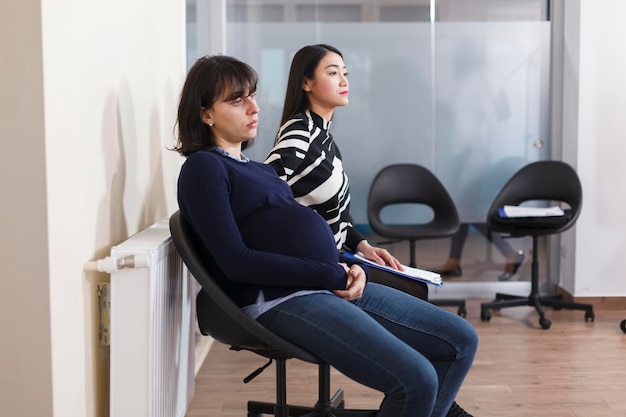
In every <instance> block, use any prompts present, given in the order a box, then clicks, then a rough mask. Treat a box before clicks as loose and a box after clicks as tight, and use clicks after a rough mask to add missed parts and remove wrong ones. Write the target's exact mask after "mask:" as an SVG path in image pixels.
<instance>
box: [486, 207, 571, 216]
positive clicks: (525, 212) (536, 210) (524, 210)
mask: <svg viewBox="0 0 626 417" xmlns="http://www.w3.org/2000/svg"><path fill="white" fill-rule="evenodd" d="M498 213H499V214H500V217H554V216H563V215H565V213H564V212H563V209H562V208H561V207H559V206H552V207H521V206H504V207H502V208H501V209H500V210H499V212H498Z"/></svg>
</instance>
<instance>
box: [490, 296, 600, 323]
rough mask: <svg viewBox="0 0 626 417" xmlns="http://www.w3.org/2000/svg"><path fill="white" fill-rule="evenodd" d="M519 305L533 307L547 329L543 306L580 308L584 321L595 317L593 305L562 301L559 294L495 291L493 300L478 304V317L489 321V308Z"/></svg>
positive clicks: (540, 321) (495, 308) (558, 308)
mask: <svg viewBox="0 0 626 417" xmlns="http://www.w3.org/2000/svg"><path fill="white" fill-rule="evenodd" d="M519 306H531V307H535V310H536V311H537V313H538V314H539V325H540V326H541V328H542V329H549V328H550V326H551V325H552V322H551V321H550V320H548V319H547V318H546V317H545V313H544V311H543V308H542V307H544V306H545V307H552V308H553V309H554V310H560V309H562V308H566V309H569V310H582V311H584V312H585V321H593V320H594V319H595V315H594V313H593V305H591V304H585V303H575V302H571V301H564V300H561V295H560V294H555V295H544V296H541V295H539V294H536V293H531V294H530V295H528V296H527V297H521V296H518V295H511V294H502V293H497V294H496V297H495V300H494V301H492V302H489V303H482V304H481V305H480V319H481V320H482V321H489V320H490V319H491V313H490V312H489V310H499V309H502V308H509V307H519Z"/></svg>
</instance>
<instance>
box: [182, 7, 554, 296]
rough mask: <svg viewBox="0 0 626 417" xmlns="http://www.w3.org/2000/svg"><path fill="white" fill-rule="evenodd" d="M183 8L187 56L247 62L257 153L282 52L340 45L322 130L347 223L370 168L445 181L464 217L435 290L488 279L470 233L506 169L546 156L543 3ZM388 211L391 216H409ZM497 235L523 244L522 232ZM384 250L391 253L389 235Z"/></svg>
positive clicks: (363, 216) (493, 264) (421, 256)
mask: <svg viewBox="0 0 626 417" xmlns="http://www.w3.org/2000/svg"><path fill="white" fill-rule="evenodd" d="M216 13H221V14H222V15H223V16H224V19H223V20H222V21H221V24H222V28H221V32H220V31H219V30H218V31H216V30H214V29H215V27H213V30H210V31H209V30H206V29H204V31H202V30H200V29H199V28H203V27H204V26H203V25H205V24H207V23H204V22H207V21H208V20H207V19H209V18H211V19H212V20H211V21H212V22H215V14H216ZM188 15H189V16H190V18H189V22H188V23H189V25H188V27H189V28H191V31H190V35H189V36H188V48H189V55H190V59H189V60H188V61H189V62H193V61H194V60H195V57H197V56H199V55H204V54H207V53H218V52H219V53H226V54H228V55H233V56H236V57H238V58H240V59H242V60H243V61H245V62H247V63H249V64H251V65H252V66H253V67H254V68H255V69H256V70H257V71H258V72H259V76H260V83H259V88H258V95H257V98H258V101H259V105H260V107H261V114H262V119H261V125H260V129H259V135H258V137H257V141H256V144H255V146H253V147H252V148H250V149H249V150H248V151H247V155H248V156H249V157H251V158H252V159H254V160H258V161H262V160H264V159H265V156H266V154H267V152H268V151H269V149H270V148H271V146H272V143H273V140H274V136H275V134H276V131H277V129H278V127H279V126H278V124H279V119H280V114H281V111H282V104H283V99H284V94H285V86H286V82H287V74H288V71H289V65H290V62H291V58H292V56H293V54H294V53H295V52H296V51H297V50H298V49H300V48H301V47H302V46H304V45H308V44H314V43H328V44H331V45H333V46H335V47H337V48H338V49H339V50H341V51H342V52H343V54H344V60H345V62H346V64H347V67H348V72H349V79H350V104H349V105H348V106H347V107H345V108H339V109H337V111H336V112H335V115H334V120H333V127H332V132H333V135H334V137H335V140H336V142H337V144H338V145H339V147H340V149H341V151H342V154H343V157H344V165H345V168H346V170H347V172H348V175H349V177H350V182H351V194H352V208H351V212H352V216H353V218H354V221H355V223H356V224H357V226H358V227H359V228H360V229H361V230H362V231H363V233H366V234H367V233H369V227H368V224H367V213H366V200H367V193H368V189H369V186H370V184H371V182H372V180H373V178H374V176H375V175H376V173H377V172H378V171H379V170H380V169H381V168H383V167H384V166H386V165H389V164H394V163H405V162H408V163H417V164H420V165H424V166H425V167H427V168H429V169H431V170H432V171H433V172H435V174H436V175H437V176H438V177H439V178H440V179H441V181H442V182H443V183H444V184H445V185H446V187H447V188H448V190H449V191H450V193H451V194H452V196H453V198H454V200H455V202H456V204H457V206H458V208H459V211H460V213H461V218H462V221H463V222H464V223H466V224H467V225H468V237H467V240H466V242H465V245H464V246H463V251H462V259H461V262H462V266H463V274H462V275H460V276H455V277H450V278H449V279H448V280H447V282H448V283H449V284H450V285H446V288H450V287H452V288H454V287H455V285H456V284H465V283H477V282H479V283H489V284H494V283H499V281H498V278H499V277H500V275H501V273H502V272H503V269H504V264H505V258H504V256H503V255H502V253H500V251H499V250H498V249H497V247H495V246H492V245H491V244H490V243H488V241H487V240H486V239H484V238H483V237H482V235H481V234H480V233H479V232H478V231H479V230H480V227H481V224H482V225H484V223H485V218H486V211H487V208H488V207H489V205H490V203H491V201H492V200H493V198H494V197H495V195H496V193H497V192H498V191H499V189H500V188H501V187H502V185H503V184H504V183H505V182H506V180H508V178H509V177H510V176H511V175H512V174H513V173H514V172H515V171H516V170H517V169H519V168H520V167H522V166H523V165H525V164H526V163H528V162H532V161H535V160H538V159H545V158H547V157H548V156H549V155H550V153H549V152H550V151H549V149H550V138H549V119H550V114H549V97H548V92H549V82H550V77H549V73H550V64H549V63H550V21H549V14H548V1H547V0H514V1H507V2H500V1H492V0H464V1H462V2H459V1H452V0H414V1H406V0H405V1H394V0H374V1H372V0H368V1H363V2H360V3H359V2H355V1H346V2H342V1H332V2H330V1H321V0H317V1H315V0H310V1H305V0H291V1H288V0H283V1H280V0H271V1H269V0H268V1H264V0H223V1H221V2H215V1H209V0H188ZM211 16H212V17H211ZM213 25H215V23H213ZM197 33H203V35H202V36H203V40H202V41H203V42H204V43H207V42H206V41H207V39H208V38H210V37H211V36H213V38H215V37H220V38H221V39H220V42H215V39H212V40H213V41H214V42H213V43H210V42H209V44H211V45H216V44H217V45H223V49H219V48H218V49H216V48H215V46H213V49H214V50H213V51H211V50H201V49H202V48H201V47H200V46H199V45H200V44H201V43H202V42H201V39H197V38H196V37H194V34H197ZM216 33H217V35H216ZM391 215H392V216H393V218H394V220H395V221H398V222H403V221H408V219H409V218H410V217H411V216H413V215H415V213H411V212H408V211H398V212H395V213H392V214H391ZM420 215H422V214H420ZM424 215H427V214H424ZM373 239H374V241H373V243H376V240H375V239H376V238H375V237H373ZM507 242H508V243H509V244H510V246H511V247H514V248H516V249H521V250H525V251H527V250H528V249H529V248H530V242H526V241H524V240H523V239H522V240H518V241H507ZM450 244H451V239H441V240H438V241H430V242H424V243H423V244H422V246H421V247H420V248H419V253H418V266H419V267H422V268H425V269H432V268H436V267H438V266H440V265H442V264H443V263H444V262H445V261H446V259H447V258H448V255H449V248H450ZM390 250H391V251H392V252H393V253H394V254H396V255H397V256H398V257H400V258H402V257H404V256H405V253H404V251H406V249H405V248H404V247H402V246H399V245H394V247H391V248H390ZM406 256H407V257H408V254H406ZM401 260H403V259H401ZM543 265H545V263H543ZM524 271H526V272H524ZM529 272H530V263H529V262H527V263H526V264H524V265H522V267H521V268H520V271H519V273H518V274H517V276H516V277H512V279H510V280H509V282H506V283H504V284H506V285H509V286H508V287H507V289H509V290H510V289H511V286H515V285H518V286H519V285H520V284H521V285H522V286H521V287H520V288H526V287H527V284H528V283H527V282H525V281H526V280H527V278H528V276H529ZM457 287H458V288H462V291H464V292H465V294H468V291H469V292H470V293H471V292H472V291H474V290H473V289H472V288H474V287H467V286H463V285H460V286H459V285H457ZM448 291H451V290H448ZM476 291H480V292H481V293H482V294H484V290H482V289H478V290H476Z"/></svg>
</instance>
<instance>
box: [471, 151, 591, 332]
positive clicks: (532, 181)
mask: <svg viewBox="0 0 626 417" xmlns="http://www.w3.org/2000/svg"><path fill="white" fill-rule="evenodd" d="M524 202H548V204H550V205H554V204H560V205H561V206H562V208H564V212H565V215H564V216H552V217H522V218H515V217H510V218H506V217H504V218H503V217H501V215H500V214H499V209H500V208H502V207H504V206H505V205H510V206H519V205H521V204H522V203H524ZM581 207H582V187H581V185H580V180H579V178H578V175H577V174H576V171H574V169H573V168H572V167H571V166H569V165H568V164H566V163H564V162H561V161H538V162H533V163H530V164H528V165H526V166H524V167H522V168H521V169H520V170H519V171H517V172H516V173H515V174H514V175H513V177H511V179H510V180H509V181H508V182H507V183H506V184H505V185H504V187H503V188H502V190H501V191H500V193H499V194H498V195H497V196H496V198H495V200H494V201H493V203H492V204H491V208H490V209H489V211H488V214H487V225H488V226H489V228H491V230H494V231H497V232H501V233H503V234H505V235H508V236H510V237H522V236H531V237H532V271H531V276H530V282H531V290H530V294H528V296H525V297H524V296H516V295H509V294H502V293H497V294H496V297H495V300H494V301H492V302H488V303H482V304H481V313H480V318H481V320H482V321H488V320H490V319H491V313H490V312H489V310H499V309H501V308H507V307H517V306H532V307H535V310H537V313H538V314H539V325H540V326H541V328H542V329H549V328H550V326H551V324H552V323H551V322H550V320H548V319H547V318H546V317H545V313H544V311H543V309H542V306H548V307H552V308H553V309H555V310H558V309H561V308H566V309H572V310H583V311H585V320H586V321H593V320H594V318H595V316H594V313H593V306H592V305H591V304H583V303H576V302H569V301H564V300H561V295H559V294H555V295H544V296H542V295H540V293H539V260H538V259H539V257H538V247H539V237H540V236H547V235H555V234H559V233H562V232H564V231H565V230H567V229H569V228H570V227H572V226H573V225H574V224H575V223H576V220H577V219H578V216H579V214H580V210H581Z"/></svg>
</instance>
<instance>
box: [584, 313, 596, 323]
mask: <svg viewBox="0 0 626 417" xmlns="http://www.w3.org/2000/svg"><path fill="white" fill-rule="evenodd" d="M595 318H596V315H595V314H594V313H593V311H586V312H585V321H594V320H595Z"/></svg>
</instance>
